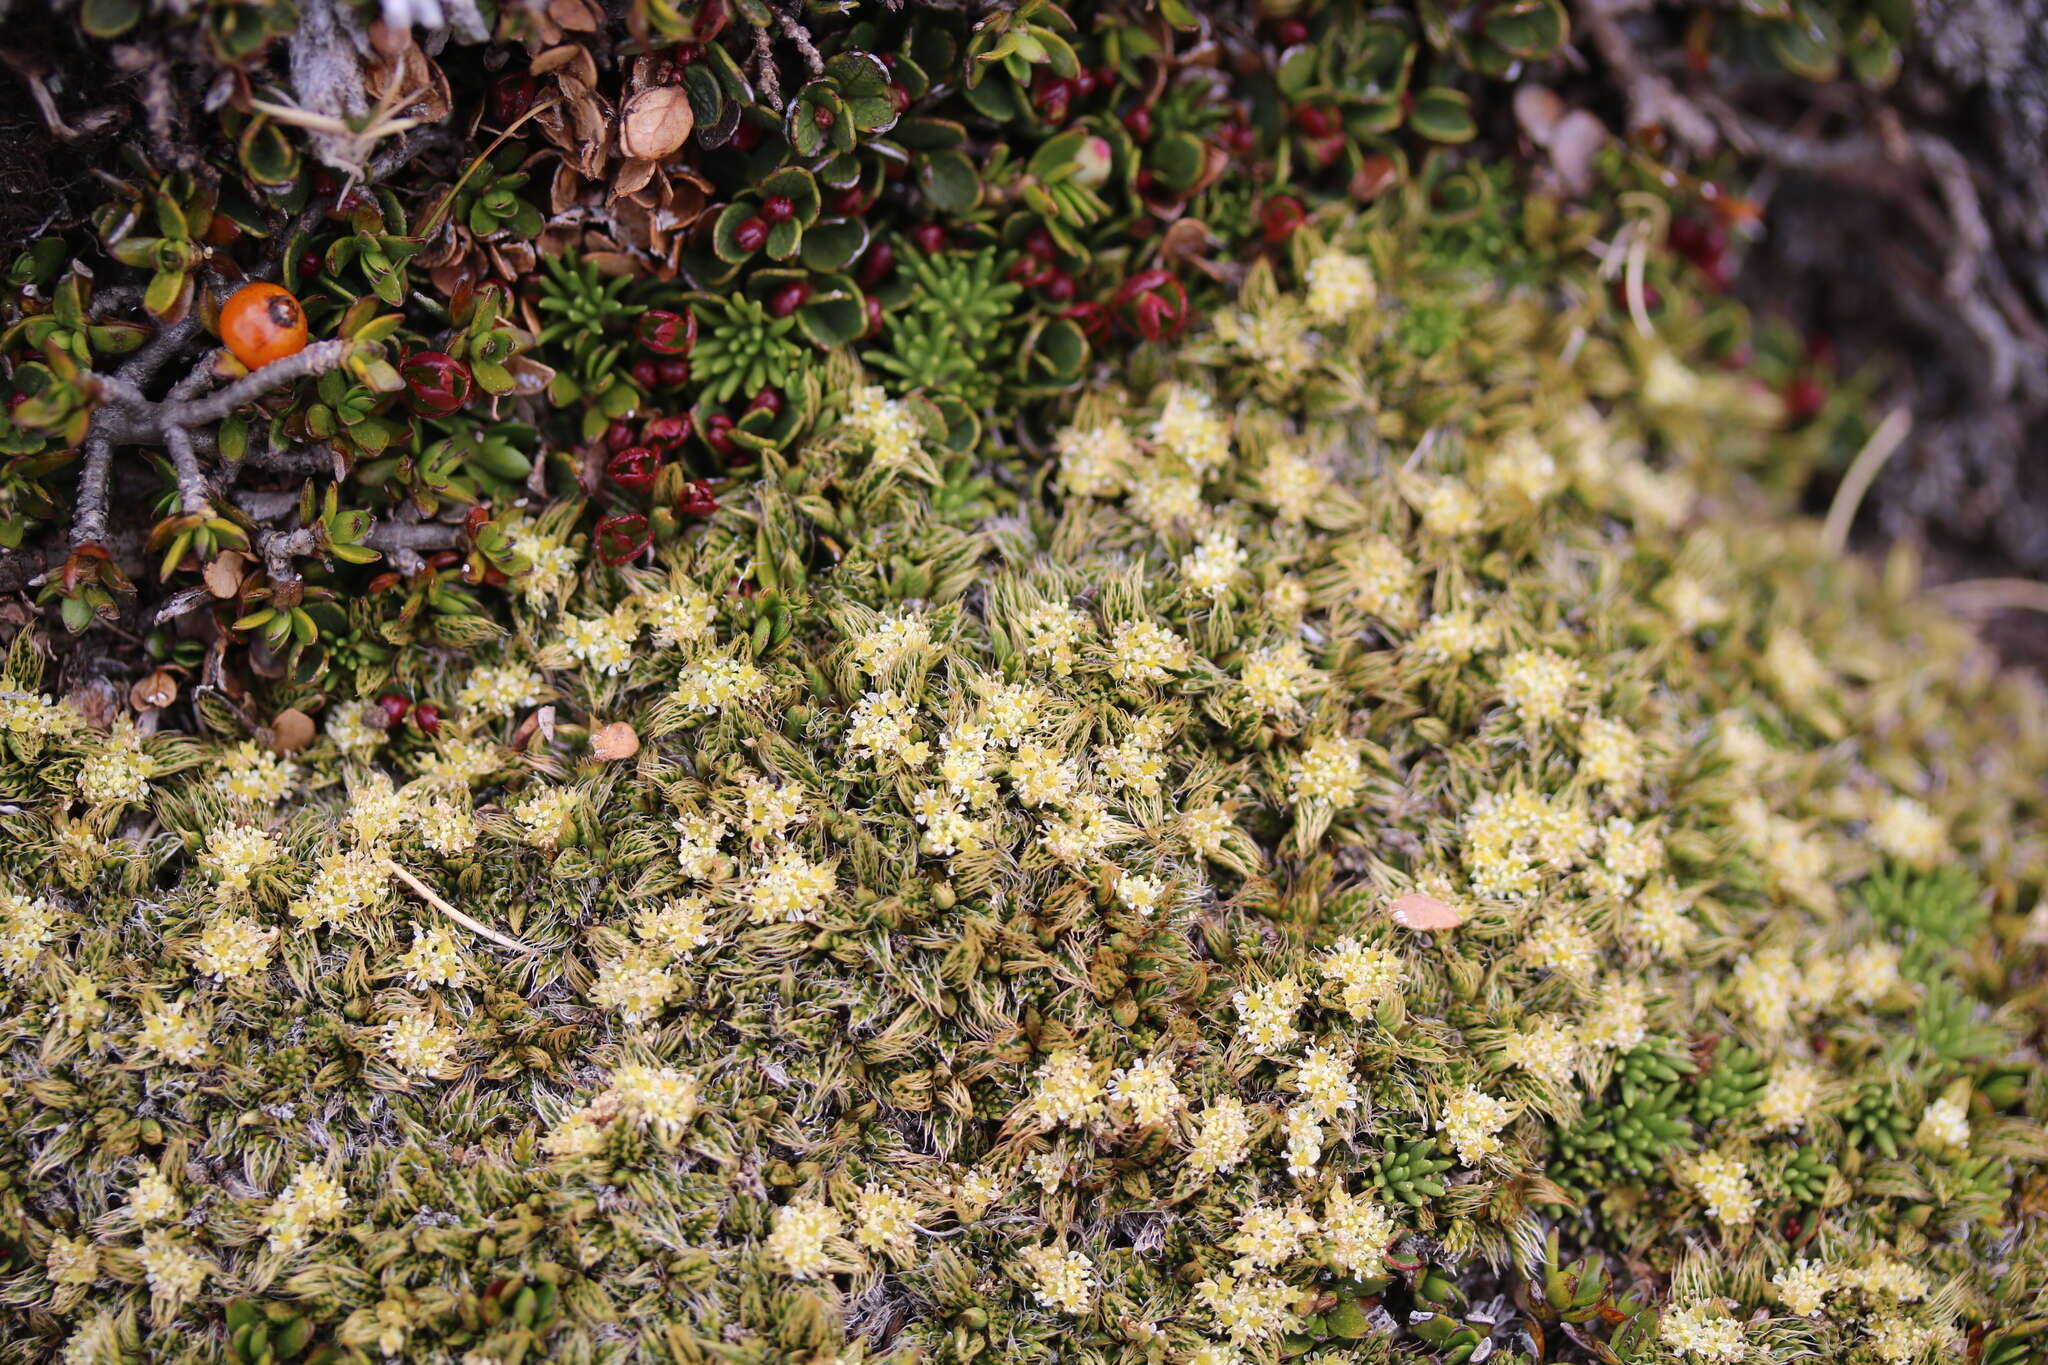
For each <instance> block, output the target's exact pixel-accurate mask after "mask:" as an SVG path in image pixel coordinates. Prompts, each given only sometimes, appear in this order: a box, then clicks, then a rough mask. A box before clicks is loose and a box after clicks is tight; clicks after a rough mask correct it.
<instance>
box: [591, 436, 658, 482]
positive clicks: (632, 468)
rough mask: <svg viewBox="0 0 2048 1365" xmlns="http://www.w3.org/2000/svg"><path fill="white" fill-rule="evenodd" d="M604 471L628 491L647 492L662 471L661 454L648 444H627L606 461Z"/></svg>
mask: <svg viewBox="0 0 2048 1365" xmlns="http://www.w3.org/2000/svg"><path fill="white" fill-rule="evenodd" d="M604 472H605V475H606V477H608V478H610V479H611V481H612V482H613V483H615V484H617V485H618V486H619V487H621V488H623V489H625V490H626V491H627V492H628V493H645V492H646V491H647V490H648V489H650V488H652V487H654V480H655V478H656V477H657V476H659V475H660V473H661V456H659V455H657V454H656V453H655V452H654V451H653V450H651V449H649V448H648V447H646V446H627V447H626V448H625V449H624V450H622V451H620V452H619V453H618V454H616V455H614V456H612V457H611V459H609V460H607V461H606V462H605V466H604Z"/></svg>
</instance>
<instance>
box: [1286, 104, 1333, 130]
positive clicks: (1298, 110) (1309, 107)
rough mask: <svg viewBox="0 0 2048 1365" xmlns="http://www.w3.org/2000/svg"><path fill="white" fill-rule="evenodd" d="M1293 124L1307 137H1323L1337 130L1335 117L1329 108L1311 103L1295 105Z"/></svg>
mask: <svg viewBox="0 0 2048 1365" xmlns="http://www.w3.org/2000/svg"><path fill="white" fill-rule="evenodd" d="M1294 126H1295V127H1297V128H1299V129H1301V131H1302V133H1303V134H1304V135H1305V136H1307V137H1312V138H1325V137H1328V136H1329V135H1330V134H1332V133H1334V132H1336V131H1337V118H1336V115H1334V114H1332V113H1331V112H1330V111H1329V110H1327V109H1323V108H1319V107H1318V106H1316V105H1313V104H1303V105H1297V106H1296V107H1295V110H1294Z"/></svg>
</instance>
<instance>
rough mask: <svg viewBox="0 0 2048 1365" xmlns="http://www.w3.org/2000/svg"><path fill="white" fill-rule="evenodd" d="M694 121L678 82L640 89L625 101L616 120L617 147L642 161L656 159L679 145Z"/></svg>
mask: <svg viewBox="0 0 2048 1365" xmlns="http://www.w3.org/2000/svg"><path fill="white" fill-rule="evenodd" d="M696 124H697V116H696V115H695V114H694V113H692V112H691V111H690V95H689V92H688V91H686V90H684V89H683V88H682V87H681V86H679V85H658V86H655V87H654V88H653V89H652V90H642V91H641V92H640V93H639V94H637V95H635V96H633V98H632V99H630V100H627V101H626V113H625V117H623V118H622V119H620V120H619V151H620V152H622V153H623V154H625V155H626V156H629V157H637V158H639V159H641V160H644V161H660V160H661V159H662V158H663V157H666V156H670V155H672V154H674V152H675V150H676V149H677V148H678V147H681V146H682V145H683V142H684V140H685V139H686V138H688V137H689V136H690V129H692V128H694V127H695V126H696Z"/></svg>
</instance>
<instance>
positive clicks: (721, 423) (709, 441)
mask: <svg viewBox="0 0 2048 1365" xmlns="http://www.w3.org/2000/svg"><path fill="white" fill-rule="evenodd" d="M704 444H705V445H708V446H710V447H711V449H712V450H713V451H715V452H716V453H718V454H720V455H730V454H732V453H733V452H734V451H735V450H738V449H739V447H738V446H737V445H735V444H733V439H732V418H730V417H727V416H726V415H725V414H724V413H722V412H720V413H714V414H712V416H711V419H710V420H709V421H707V422H706V423H705V424H704Z"/></svg>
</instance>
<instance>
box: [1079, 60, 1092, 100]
mask: <svg viewBox="0 0 2048 1365" xmlns="http://www.w3.org/2000/svg"><path fill="white" fill-rule="evenodd" d="M1094 93H1095V72H1094V71H1093V70H1091V69H1090V68H1088V67H1085V66H1084V67H1082V68H1081V69H1080V70H1079V71H1076V72H1075V73H1074V96H1075V98H1077V99H1084V100H1085V99H1087V98H1088V97H1089V96H1090V95H1092V94H1094Z"/></svg>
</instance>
